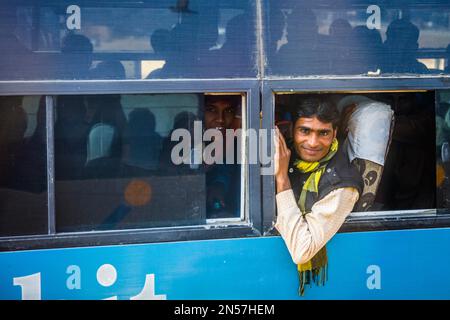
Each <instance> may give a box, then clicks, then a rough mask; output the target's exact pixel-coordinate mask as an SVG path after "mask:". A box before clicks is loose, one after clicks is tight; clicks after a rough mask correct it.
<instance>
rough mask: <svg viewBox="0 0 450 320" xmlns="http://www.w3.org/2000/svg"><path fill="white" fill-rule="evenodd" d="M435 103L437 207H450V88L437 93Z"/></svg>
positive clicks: (445, 208) (445, 209)
mask: <svg viewBox="0 0 450 320" xmlns="http://www.w3.org/2000/svg"><path fill="white" fill-rule="evenodd" d="M437 100H438V101H437V103H436V184H437V207H438V208H439V209H442V210H440V211H442V212H445V213H449V212H450V211H449V209H450V90H442V91H438V93H437Z"/></svg>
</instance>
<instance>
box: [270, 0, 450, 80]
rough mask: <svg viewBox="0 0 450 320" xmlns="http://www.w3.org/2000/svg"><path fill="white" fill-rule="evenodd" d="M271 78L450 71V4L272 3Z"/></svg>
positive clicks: (305, 0)
mask: <svg viewBox="0 0 450 320" xmlns="http://www.w3.org/2000/svg"><path fill="white" fill-rule="evenodd" d="M266 5H267V6H266V8H267V12H266V15H267V27H266V30H267V32H266V39H267V40H266V41H267V42H266V43H267V45H266V48H267V54H268V61H269V63H268V71H267V72H266V73H267V74H271V75H289V76H295V75H298V76H300V75H325V74H326V75H383V74H393V73H394V74H441V73H445V74H448V73H449V67H448V65H449V62H448V59H449V48H450V47H449V43H450V40H449V39H450V23H449V21H450V20H449V19H450V4H449V3H448V1H433V2H428V1H419V0H416V1H403V0H397V1H359V0H358V1H355V0H346V1H339V2H336V1H330V0H321V1H311V0H302V1H293V0H283V1H266Z"/></svg>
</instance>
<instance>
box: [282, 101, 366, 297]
mask: <svg viewBox="0 0 450 320" xmlns="http://www.w3.org/2000/svg"><path fill="white" fill-rule="evenodd" d="M293 115H294V119H293V121H294V125H293V132H292V137H293V141H292V147H291V149H292V151H291V149H290V148H289V147H288V146H287V145H286V142H285V140H284V138H283V136H282V135H281V134H280V133H279V131H277V135H276V153H275V181H276V189H277V195H276V201H277V221H276V224H275V227H276V228H277V230H278V231H279V232H280V234H281V236H282V237H283V239H284V241H285V243H286V246H287V248H288V250H289V252H290V254H291V257H292V260H293V261H294V262H295V263H296V264H297V267H298V272H299V276H300V288H299V294H300V295H303V294H304V286H305V284H310V283H311V280H312V281H313V282H315V283H316V284H319V285H323V284H324V283H325V281H326V278H327V265H328V258H327V253H326V247H325V244H326V243H327V242H328V241H329V240H330V239H331V238H332V237H333V236H334V235H335V234H336V232H337V231H338V230H339V228H340V227H341V226H342V224H343V223H344V220H345V218H346V217H347V215H348V214H349V213H350V212H351V211H352V209H353V206H354V205H355V203H356V201H357V200H358V198H359V195H360V193H361V191H362V187H363V182H362V179H361V176H360V175H359V173H358V171H357V170H356V168H355V167H353V165H351V164H350V162H349V160H348V156H347V154H346V153H345V150H344V148H340V146H339V142H338V140H337V139H336V133H337V123H338V122H339V112H338V110H337V108H336V106H335V105H334V104H332V103H331V102H328V101H325V100H324V99H321V98H320V97H314V98H305V99H304V100H303V101H302V102H300V104H299V105H298V106H297V108H296V110H295V111H294V114H293ZM291 153H292V156H291Z"/></svg>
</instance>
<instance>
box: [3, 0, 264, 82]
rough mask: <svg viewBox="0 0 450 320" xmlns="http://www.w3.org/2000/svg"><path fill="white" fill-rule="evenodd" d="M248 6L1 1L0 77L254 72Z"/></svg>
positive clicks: (227, 1)
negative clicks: (1, 54) (28, 4)
mask: <svg viewBox="0 0 450 320" xmlns="http://www.w3.org/2000/svg"><path fill="white" fill-rule="evenodd" d="M253 6H254V4H253V2H252V1H237V0H215V1H205V0H191V1H177V0H164V1H145V2H144V3H129V2H128V1H118V2H117V1H115V2H114V3H112V2H105V3H102V4H99V3H98V2H96V1H84V2H83V3H81V4H78V5H77V4H74V3H72V2H66V1H62V2H58V3H54V4H50V3H48V1H33V6H27V5H24V4H17V3H9V4H1V5H0V20H1V21H2V26H4V28H3V29H2V31H0V40H1V42H0V48H1V49H2V52H4V53H5V56H4V57H3V58H2V59H1V61H0V70H1V72H0V77H1V78H2V79H69V80H72V79H81V80H82V79H147V78H148V79H161V78H211V77H216V78H217V77H220V78H222V77H240V76H246V77H249V76H254V75H256V68H255V65H256V63H255V60H254V58H253V56H255V55H256V54H255V52H256V48H255V42H256V41H255V39H254V35H255V31H254V29H255V27H254V26H255V21H254V7H253ZM11 65H14V66H15V67H14V68H13V67H11Z"/></svg>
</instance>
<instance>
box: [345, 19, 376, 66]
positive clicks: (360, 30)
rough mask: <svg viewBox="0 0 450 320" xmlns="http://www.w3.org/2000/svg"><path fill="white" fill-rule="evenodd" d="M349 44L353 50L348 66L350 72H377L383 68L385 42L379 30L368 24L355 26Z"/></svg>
mask: <svg viewBox="0 0 450 320" xmlns="http://www.w3.org/2000/svg"><path fill="white" fill-rule="evenodd" d="M349 45H350V48H351V50H350V57H349V59H348V61H347V64H346V66H347V68H348V71H349V73H350V74H362V73H367V72H368V71H372V72H375V71H377V70H378V69H380V68H381V61H380V57H382V56H383V42H382V40H381V35H380V33H379V32H378V30H376V29H369V28H367V27H366V26H357V27H355V28H353V30H352V32H351V39H350V44H349Z"/></svg>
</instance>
